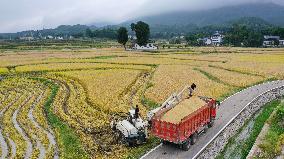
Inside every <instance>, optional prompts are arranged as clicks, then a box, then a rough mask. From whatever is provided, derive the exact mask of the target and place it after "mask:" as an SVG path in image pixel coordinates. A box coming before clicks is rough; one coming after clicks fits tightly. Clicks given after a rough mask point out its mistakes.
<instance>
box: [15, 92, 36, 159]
mask: <svg viewBox="0 0 284 159" xmlns="http://www.w3.org/2000/svg"><path fill="white" fill-rule="evenodd" d="M31 97H32V95H30V97H29V98H27V99H26V100H25V101H24V102H23V104H22V105H21V106H20V107H18V108H17V109H16V111H15V112H14V113H13V116H12V122H13V124H14V127H15V128H16V130H17V131H18V132H19V134H20V135H21V136H22V137H23V139H24V140H25V141H26V144H27V148H26V153H25V157H24V158H25V159H29V158H31V156H32V153H33V144H32V142H31V139H30V138H28V136H27V134H26V133H25V132H24V130H23V129H22V128H21V126H20V124H19V123H18V121H17V116H18V113H19V111H20V109H21V108H22V107H23V106H24V105H26V104H27V103H28V101H29V100H30V99H31Z"/></svg>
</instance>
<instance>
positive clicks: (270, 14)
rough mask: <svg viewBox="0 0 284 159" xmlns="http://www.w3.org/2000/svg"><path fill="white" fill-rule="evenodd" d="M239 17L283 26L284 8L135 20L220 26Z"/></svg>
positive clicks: (268, 5)
mask: <svg viewBox="0 0 284 159" xmlns="http://www.w3.org/2000/svg"><path fill="white" fill-rule="evenodd" d="M241 17H257V18H261V19H263V20H265V21H267V22H269V23H271V24H274V25H281V26H284V20H283V19H284V6H282V5H277V4H274V3H250V4H241V5H236V6H226V7H221V8H214V9H209V10H201V11H200V10H198V11H174V12H170V13H163V14H156V15H150V16H144V17H140V18H136V19H134V20H131V21H127V22H126V24H128V23H131V22H133V21H138V20H142V21H145V22H147V23H149V24H151V25H188V24H194V25H197V26H207V25H220V24H224V23H227V22H229V21H234V20H237V19H239V18H241Z"/></svg>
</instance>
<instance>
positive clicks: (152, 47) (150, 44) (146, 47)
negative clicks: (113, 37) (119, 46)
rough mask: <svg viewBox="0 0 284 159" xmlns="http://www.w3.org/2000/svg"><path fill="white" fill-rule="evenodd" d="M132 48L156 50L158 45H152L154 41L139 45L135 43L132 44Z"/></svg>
mask: <svg viewBox="0 0 284 159" xmlns="http://www.w3.org/2000/svg"><path fill="white" fill-rule="evenodd" d="M133 49H134V50H146V51H147V50H149V51H151V50H158V47H157V46H156V45H154V43H148V44H146V45H144V46H140V45H138V44H137V43H135V44H134V47H133Z"/></svg>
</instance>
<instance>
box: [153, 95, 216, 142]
mask: <svg viewBox="0 0 284 159" xmlns="http://www.w3.org/2000/svg"><path fill="white" fill-rule="evenodd" d="M187 102H188V101H186V102H185V103H187ZM196 109H197V110H196ZM196 109H195V111H194V110H188V111H184V112H182V114H183V116H184V115H185V117H183V116H180V117H178V118H177V119H178V120H175V119H170V118H168V117H167V116H166V117H164V115H165V114H167V113H169V112H170V111H171V109H168V108H165V109H162V110H160V111H159V112H158V113H156V114H155V116H154V117H153V119H152V129H151V131H152V134H153V135H154V136H156V137H158V138H160V139H162V140H166V141H169V142H172V143H175V144H182V143H184V142H186V141H187V140H188V139H189V138H190V137H191V136H192V135H193V134H195V133H196V132H197V131H198V129H199V128H201V127H203V126H206V125H209V123H210V122H211V121H212V120H214V119H215V117H216V100H214V99H210V100H208V101H207V102H203V103H202V104H201V106H199V108H198V106H197V107H196ZM173 110H174V109H173ZM163 118H168V119H167V120H168V121H171V122H168V121H165V120H164V119H163Z"/></svg>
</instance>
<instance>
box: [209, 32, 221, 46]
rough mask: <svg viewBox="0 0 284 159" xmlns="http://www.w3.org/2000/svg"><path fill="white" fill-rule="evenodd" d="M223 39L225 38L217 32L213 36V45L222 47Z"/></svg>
mask: <svg viewBox="0 0 284 159" xmlns="http://www.w3.org/2000/svg"><path fill="white" fill-rule="evenodd" d="M223 38H224V36H223V35H222V34H220V33H219V32H218V31H217V32H216V33H215V34H213V35H212V36H211V44H212V45H215V46H220V45H221V44H222V43H223ZM211 44H210V45H211Z"/></svg>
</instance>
